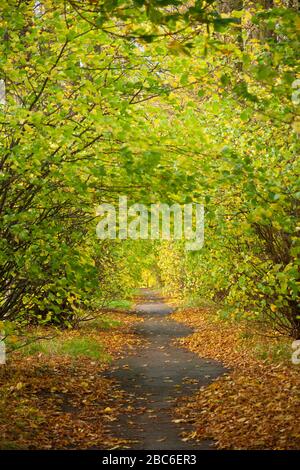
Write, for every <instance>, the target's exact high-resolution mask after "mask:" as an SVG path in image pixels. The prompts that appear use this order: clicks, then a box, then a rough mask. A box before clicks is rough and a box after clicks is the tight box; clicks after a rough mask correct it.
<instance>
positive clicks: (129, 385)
mask: <svg viewBox="0 0 300 470" xmlns="http://www.w3.org/2000/svg"><path fill="white" fill-rule="evenodd" d="M142 296H143V298H144V301H143V303H141V304H139V305H137V307H136V310H137V313H138V314H140V315H142V317H143V319H144V321H143V322H141V323H138V324H137V325H136V327H135V332H136V334H138V335H140V336H142V337H143V338H144V339H146V344H145V345H142V346H139V347H138V348H137V350H136V353H135V354H134V355H130V356H128V357H125V358H122V359H119V360H118V361H116V362H115V364H114V366H113V368H112V370H111V371H110V372H108V373H107V374H106V375H107V376H108V377H110V378H113V379H115V380H116V383H117V385H118V387H120V388H121V389H122V390H124V391H125V392H126V393H127V394H128V396H129V398H130V400H129V403H128V405H130V407H129V410H131V409H132V410H133V411H126V412H125V413H124V414H122V415H121V416H120V417H119V419H118V421H117V422H114V423H113V429H114V434H117V437H120V438H121V439H129V440H130V441H131V443H132V444H131V446H130V444H129V446H130V447H131V448H132V449H146V450H159V449H169V450H171V449H179V450H193V449H194V450H195V449H211V445H212V442H208V441H204V442H202V443H201V444H195V443H194V442H191V441H187V442H184V441H182V439H181V438H180V434H181V432H182V431H189V430H190V427H189V425H188V423H177V424H176V423H174V422H173V421H172V420H173V419H174V416H173V411H174V404H175V403H174V401H175V400H176V399H177V398H178V397H184V396H189V395H192V394H193V393H196V392H197V390H198V389H199V387H201V386H203V385H207V384H209V383H210V382H212V381H213V380H214V379H215V378H216V377H218V376H219V375H221V374H222V373H224V371H225V369H224V367H223V366H222V365H221V364H220V363H218V362H216V361H212V360H206V359H201V358H199V357H198V356H197V355H195V354H194V353H192V352H189V351H187V350H185V349H183V348H180V347H177V346H176V345H174V344H172V343H173V340H174V339H176V338H180V337H184V336H187V335H189V334H191V333H192V331H193V330H192V329H191V328H189V327H187V326H185V325H182V324H180V323H177V322H175V321H173V320H171V319H169V318H168V315H169V314H170V313H171V312H172V308H171V307H169V306H167V305H166V304H165V303H164V302H163V300H162V299H160V298H159V297H158V296H156V295H155V294H154V293H153V292H151V291H149V290H147V289H143V290H142ZM131 407H132V408H131Z"/></svg>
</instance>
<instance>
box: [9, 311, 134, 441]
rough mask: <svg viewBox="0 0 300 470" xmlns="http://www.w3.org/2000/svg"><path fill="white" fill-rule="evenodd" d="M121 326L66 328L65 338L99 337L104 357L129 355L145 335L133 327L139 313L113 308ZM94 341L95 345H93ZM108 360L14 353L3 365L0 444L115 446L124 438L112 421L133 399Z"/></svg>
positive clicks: (63, 334)
mask: <svg viewBox="0 0 300 470" xmlns="http://www.w3.org/2000/svg"><path fill="white" fill-rule="evenodd" d="M112 316H113V318H114V320H118V321H119V322H120V324H118V326H116V327H110V328H107V327H106V328H105V329H101V327H100V326H92V327H90V326H89V325H88V324H87V325H86V326H84V327H83V328H82V329H79V330H72V331H65V332H63V333H62V334H61V336H60V338H61V340H64V341H70V340H74V338H82V337H83V338H84V339H85V341H88V340H90V341H94V342H95V341H98V342H99V345H101V348H103V350H104V356H103V357H104V358H107V357H109V356H110V357H111V358H113V357H117V356H120V355H125V354H126V353H127V351H128V349H129V348H133V347H135V346H136V344H137V343H139V342H140V339H138V338H137V337H136V335H134V334H133V332H132V331H131V325H132V324H133V323H135V322H136V321H139V319H138V318H137V316H136V315H134V314H130V315H128V314H126V313H121V312H119V313H117V314H114V312H112ZM93 344H94V343H93ZM106 367H107V363H106V362H105V361H102V360H98V359H93V358H90V357H84V355H83V356H79V357H76V358H74V357H71V356H69V355H68V354H65V355H61V354H55V353H53V354H50V355H49V354H44V353H36V354H33V355H29V356H28V357H24V356H23V355H22V353H21V352H20V353H13V355H12V356H11V358H10V360H9V362H8V364H7V365H6V366H5V367H2V368H1V369H0V383H1V391H0V410H1V413H0V416H1V417H0V435H1V441H0V445H1V448H2V449H87V448H100V449H103V448H106V449H107V448H113V447H118V446H120V445H121V444H122V445H124V442H120V439H116V438H114V437H113V436H112V433H111V431H110V424H111V423H112V422H113V421H115V420H116V417H117V416H118V413H120V412H122V409H123V407H124V406H127V398H126V396H125V394H124V393H123V392H122V391H120V390H119V389H118V388H117V387H116V386H115V384H114V383H112V381H111V380H109V379H107V378H104V377H103V375H102V372H103V370H104V369H105V368H106Z"/></svg>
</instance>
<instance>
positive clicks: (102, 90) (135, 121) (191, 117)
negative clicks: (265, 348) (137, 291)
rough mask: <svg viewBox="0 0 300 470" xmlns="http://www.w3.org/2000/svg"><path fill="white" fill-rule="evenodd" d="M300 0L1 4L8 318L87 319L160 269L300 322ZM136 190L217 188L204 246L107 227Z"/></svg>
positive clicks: (208, 198) (288, 326) (226, 310)
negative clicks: (111, 237)
mask: <svg viewBox="0 0 300 470" xmlns="http://www.w3.org/2000/svg"><path fill="white" fill-rule="evenodd" d="M297 5H298V3H297V2H285V1H282V0H280V1H277V2H259V3H258V4H253V3H252V2H241V1H228V2H224V3H222V2H211V1H207V2H205V1H198V0H197V1H196V2H181V1H173V2H172V1H158V0H157V1H132V2H126V1H98V0H96V1H94V0H93V1H92V0H90V1H89V2H77V1H65V2H59V1H54V0H53V1H50V0H49V1H48V0H46V1H43V2H33V1H26V2H25V1H10V0H8V1H3V2H2V3H1V18H2V19H1V37H2V41H1V46H0V47H1V63H0V79H1V80H2V82H1V83H2V85H1V86H2V89H3V87H4V84H5V100H2V101H3V104H2V105H0V113H1V118H0V124H1V173H0V177H1V201H0V208H1V255H0V256H1V285H0V302H1V317H2V319H6V320H18V321H19V320H22V319H24V320H28V319H29V318H30V319H31V320H32V319H34V320H35V321H36V320H37V321H56V322H61V321H69V320H70V314H69V312H70V311H71V312H73V314H74V312H76V311H77V310H78V309H81V308H83V306H85V308H90V307H91V306H95V305H97V304H99V302H100V303H101V302H104V301H106V300H107V299H108V298H111V297H113V296H115V295H116V292H117V293H118V295H121V294H122V292H125V291H128V289H129V288H130V287H132V286H134V285H135V284H137V282H140V280H141V278H142V277H143V276H144V275H145V272H149V271H152V273H153V274H152V279H156V280H157V281H158V282H160V283H162V284H164V285H165V287H166V288H168V289H169V290H170V289H172V290H173V291H174V290H175V291H177V292H180V293H181V294H182V295H184V296H195V297H205V298H210V299H212V300H214V301H215V302H217V303H218V304H220V308H221V310H222V312H223V314H224V315H232V314H233V315H235V316H246V317H247V318H256V319H260V320H262V321H266V320H268V321H272V323H273V324H274V326H276V328H278V329H279V330H280V331H284V332H286V331H288V332H289V333H290V334H291V335H293V336H295V337H298V336H299V335H300V319H299V225H297V224H298V223H299V222H298V217H299V199H300V188H299V159H298V154H299V132H300V130H299V101H300V100H299V99H298V95H297V86H298V85H297V81H296V79H297V78H298V75H297V74H299V68H297V67H298V66H299V65H298V59H299V57H298V51H299V25H300V18H299V14H298V12H297ZM299 88H300V87H299ZM119 194H126V195H127V196H128V198H129V200H130V201H138V202H144V203H151V202H155V201H162V202H179V203H180V204H183V203H186V202H191V201H194V202H201V203H204V204H205V217H206V219H205V220H206V222H205V246H204V248H203V249H202V250H200V251H199V252H187V251H185V249H184V244H183V243H182V242H168V241H164V242H162V243H154V244H150V243H148V244H147V242H146V244H145V245H144V248H143V247H141V245H140V244H139V245H138V248H137V247H135V245H134V244H133V243H132V242H131V243H128V242H125V243H122V242H119V241H114V242H111V241H108V240H106V241H101V242H100V241H99V240H97V238H96V235H95V226H96V216H95V208H96V206H97V205H98V204H100V203H102V202H115V201H117V198H118V195H119Z"/></svg>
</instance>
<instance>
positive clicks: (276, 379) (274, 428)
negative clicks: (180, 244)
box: [173, 308, 300, 449]
mask: <svg viewBox="0 0 300 470" xmlns="http://www.w3.org/2000/svg"><path fill="white" fill-rule="evenodd" d="M173 318H174V319H175V320H177V321H181V322H183V323H187V324H189V325H190V326H193V327H194V328H195V329H196V331H195V333H193V334H192V335H190V336H189V337H187V338H182V339H180V340H179V343H180V344H181V345H182V346H184V347H187V348H188V349H190V350H191V351H194V352H195V353H196V354H198V355H199V356H201V357H207V358H212V359H216V360H219V361H221V362H223V363H224V364H225V365H226V366H227V367H228V368H229V369H230V371H229V372H228V374H226V375H225V376H223V377H221V378H219V379H217V380H216V381H215V382H213V383H212V384H211V385H209V386H208V387H205V388H203V389H201V390H200V391H199V393H198V394H197V395H196V397H193V400H191V399H190V398H189V399H185V400H183V401H182V403H181V404H180V406H179V407H178V410H177V413H178V416H179V417H180V418H183V417H184V418H185V419H188V420H191V421H192V422H193V423H194V426H195V431H194V432H192V433H190V435H189V436H188V437H190V438H194V439H198V440H201V439H207V438H209V439H213V440H214V441H215V442H216V446H217V447H218V448H222V449H299V448H300V369H299V367H297V366H293V365H292V364H291V363H289V362H288V361H284V360H280V361H277V362H274V361H269V360H267V359H266V360H261V359H258V358H257V355H256V354H255V344H256V342H257V341H258V339H257V337H256V336H255V334H254V335H253V337H251V339H250V340H247V339H245V338H247V337H248V335H249V331H246V329H245V328H246V327H245V325H242V324H227V323H225V324H224V323H221V322H216V321H214V320H213V315H212V311H210V310H207V309H199V308H198V309H197V308H193V309H183V310H180V311H178V312H176V313H175V314H174V315H173ZM247 328H248V327H247ZM263 341H264V342H265V343H266V342H267V343H268V346H269V347H270V346H271V345H272V342H274V344H275V343H276V342H277V341H278V340H277V339H273V340H272V339H266V338H265V339H264V340H263Z"/></svg>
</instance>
